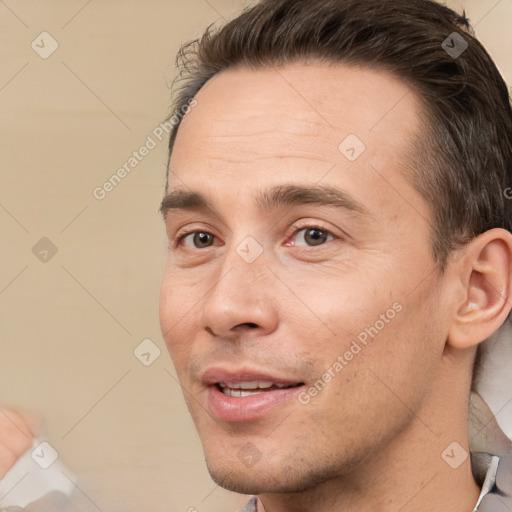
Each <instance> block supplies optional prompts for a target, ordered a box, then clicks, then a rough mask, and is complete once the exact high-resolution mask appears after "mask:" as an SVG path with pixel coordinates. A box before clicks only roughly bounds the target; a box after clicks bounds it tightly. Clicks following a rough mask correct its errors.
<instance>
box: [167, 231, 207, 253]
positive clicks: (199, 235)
mask: <svg viewBox="0 0 512 512" xmlns="http://www.w3.org/2000/svg"><path fill="white" fill-rule="evenodd" d="M189 237H191V238H190V239H191V240H192V248H193V249H203V248H205V247H210V245H211V244H210V242H212V241H213V239H214V238H215V235H212V234H211V233H209V232H208V231H190V232H188V233H183V234H181V235H178V236H177V237H176V245H179V244H181V243H183V242H184V241H185V240H186V239H187V238H189ZM196 244H197V245H196ZM184 245H186V244H184Z"/></svg>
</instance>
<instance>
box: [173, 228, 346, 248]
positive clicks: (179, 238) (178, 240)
mask: <svg viewBox="0 0 512 512" xmlns="http://www.w3.org/2000/svg"><path fill="white" fill-rule="evenodd" d="M312 229H316V230H318V231H321V232H322V233H326V234H327V235H331V236H332V237H333V239H334V240H336V239H339V238H340V237H338V236H336V235H335V234H334V233H333V232H332V231H330V230H328V229H324V228H323V227H322V226H315V225H310V224H308V225H304V226H294V229H293V231H292V232H291V234H290V235H287V238H294V237H295V236H296V235H297V233H300V232H301V231H303V230H312ZM195 233H206V234H208V235H212V236H214V237H215V235H214V234H213V233H210V232H209V231H206V230H204V229H194V230H191V231H185V232H181V233H178V234H177V235H176V237H175V238H174V244H173V247H177V246H178V245H181V243H182V241H183V239H184V238H186V237H187V236H189V235H193V234H195ZM330 241H331V242H332V240H327V241H326V242H324V243H323V244H321V245H318V246H306V247H309V248H311V249H313V248H315V247H323V246H325V245H326V244H327V243H328V242H330ZM299 247H304V246H299ZM196 250H201V249H196Z"/></svg>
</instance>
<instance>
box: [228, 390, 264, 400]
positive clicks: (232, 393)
mask: <svg viewBox="0 0 512 512" xmlns="http://www.w3.org/2000/svg"><path fill="white" fill-rule="evenodd" d="M222 392H223V393H224V394H225V395H229V396H236V397H239V398H243V397H244V396H251V395H259V394H260V393H263V391H243V390H241V389H231V388H222Z"/></svg>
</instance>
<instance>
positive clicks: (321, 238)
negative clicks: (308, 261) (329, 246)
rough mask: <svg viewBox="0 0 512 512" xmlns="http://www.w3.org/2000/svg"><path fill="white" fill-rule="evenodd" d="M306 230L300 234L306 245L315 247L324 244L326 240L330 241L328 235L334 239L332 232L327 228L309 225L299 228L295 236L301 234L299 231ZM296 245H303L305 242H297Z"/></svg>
mask: <svg viewBox="0 0 512 512" xmlns="http://www.w3.org/2000/svg"><path fill="white" fill-rule="evenodd" d="M302 232H304V234H303V235H301V236H298V238H299V239H301V240H303V241H304V242H305V244H306V245H308V246H311V247H315V246H318V245H322V244H324V243H325V242H327V241H329V240H328V237H329V236H330V237H331V240H332V239H334V237H333V235H332V233H330V232H329V231H327V230H325V229H320V228H317V227H313V226H308V227H306V228H302V229H299V230H297V231H296V232H295V236H297V235H299V233H302ZM295 245H303V244H295Z"/></svg>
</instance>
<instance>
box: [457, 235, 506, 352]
mask: <svg viewBox="0 0 512 512" xmlns="http://www.w3.org/2000/svg"><path fill="white" fill-rule="evenodd" d="M511 262H512V234H511V233H509V232H508V231H506V230H504V229H500V228H495V229H491V230H489V231H486V232H484V233H482V234H481V235H479V236H477V237H475V238H474V239H473V240H472V241H471V242H469V244H468V246H467V248H466V251H465V254H464V256H463V258H461V259H460V260H459V261H456V262H453V263H452V265H454V266H456V268H455V269H453V270H454V271H455V273H456V274H457V276H458V280H457V283H458V285H460V286H461V287H462V290H461V293H458V294H457V295H458V296H459V297H462V299H459V300H460V303H459V304H458V305H457V304H455V308H454V311H455V312H454V316H453V319H452V324H451V326H450V330H449V335H448V344H449V345H451V346H452V347H454V348H460V349H464V348H470V347H473V346H475V345H478V344H479V343H480V342H482V341H484V340H485V339H486V338H488V337H489V336H491V334H493V333H494V332H495V331H496V330H497V329H499V327H500V326H501V325H502V324H503V322H504V321H505V320H506V318H507V315H508V314H509V312H510V310H511V308H512V271H511Z"/></svg>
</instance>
